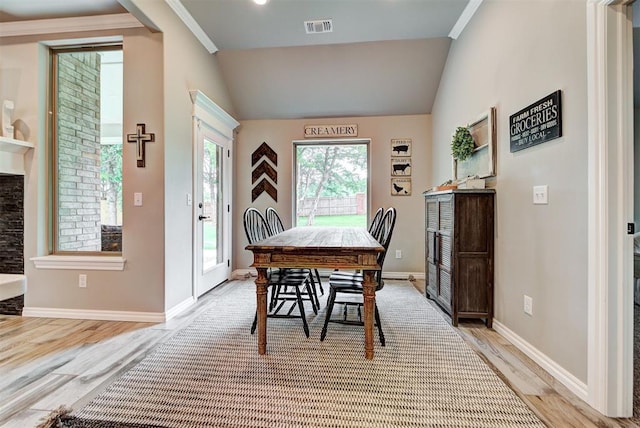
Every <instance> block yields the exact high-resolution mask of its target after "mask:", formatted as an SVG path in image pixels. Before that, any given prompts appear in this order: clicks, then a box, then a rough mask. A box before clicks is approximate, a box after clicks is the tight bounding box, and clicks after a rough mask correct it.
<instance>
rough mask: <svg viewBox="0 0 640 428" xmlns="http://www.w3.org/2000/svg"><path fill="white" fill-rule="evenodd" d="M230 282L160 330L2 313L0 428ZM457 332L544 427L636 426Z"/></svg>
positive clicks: (133, 353) (22, 421) (509, 349)
mask: <svg viewBox="0 0 640 428" xmlns="http://www.w3.org/2000/svg"><path fill="white" fill-rule="evenodd" d="M234 283H236V282H230V283H228V284H225V285H223V286H221V287H218V288H216V289H214V290H212V291H211V292H209V293H208V294H207V295H205V296H204V297H203V298H201V299H200V300H199V301H198V304H197V305H196V306H194V307H193V308H191V309H190V310H188V311H186V313H184V314H182V315H180V316H178V317H176V318H174V319H172V320H170V321H168V322H166V323H162V324H147V323H135V322H113V321H85V320H66V319H45V318H22V317H17V316H9V315H0V426H2V427H6V428H14V427H15V428H26V427H35V426H37V425H38V424H39V422H40V420H41V419H42V418H44V417H46V416H47V415H48V414H49V413H50V412H51V411H52V410H54V409H57V408H58V407H60V406H67V407H72V408H79V407H82V406H83V405H84V404H86V403H87V402H88V401H89V400H91V399H92V398H93V397H94V396H95V395H97V394H98V393H99V392H100V391H102V390H103V389H104V388H105V387H106V386H107V385H108V384H109V383H111V382H112V381H113V380H114V379H115V378H117V377H118V376H120V375H122V374H123V373H124V372H126V371H127V370H128V369H129V368H131V367H132V366H134V365H135V364H136V363H137V362H139V361H140V360H142V359H143V358H144V357H145V356H146V355H147V354H148V353H149V352H151V351H152V350H153V349H154V348H155V347H156V346H157V345H158V344H160V343H163V342H165V341H166V340H168V339H169V338H170V337H171V336H173V335H174V334H175V333H177V332H178V331H179V330H180V329H182V328H183V327H185V326H186V325H188V324H189V323H190V322H191V321H192V320H193V319H194V318H195V317H197V316H198V315H199V314H201V313H202V312H203V311H206V310H207V309H208V308H210V307H211V306H212V305H213V304H214V302H215V300H216V296H220V295H221V294H222V293H225V292H226V291H228V290H229V289H230V288H231V287H233V284H234ZM414 285H416V287H417V288H420V287H422V288H423V287H424V284H423V283H422V284H421V283H420V281H418V282H414ZM458 332H459V333H460V334H461V336H462V337H463V338H464V339H465V340H466V342H467V343H469V345H470V346H471V347H472V348H474V349H475V350H476V351H477V352H478V353H479V355H481V357H482V358H483V359H484V360H485V361H486V362H487V364H489V366H491V367H492V368H494V369H495V371H496V372H497V373H498V375H499V376H500V377H501V378H502V379H503V380H504V381H505V382H506V383H507V384H508V385H510V386H511V388H512V389H513V390H514V391H515V392H516V393H517V394H518V395H519V396H520V397H521V398H522V399H523V400H524V401H525V403H527V404H528V405H529V407H531V409H532V410H533V411H534V412H536V414H538V416H539V417H540V418H541V419H542V420H543V421H545V423H546V424H547V425H548V426H550V427H637V426H639V425H636V424H634V423H633V421H632V420H625V419H611V418H606V417H604V416H602V415H600V414H599V413H597V412H595V411H594V410H592V409H591V408H590V407H589V406H587V405H586V404H585V403H584V402H582V401H581V400H580V399H578V398H577V397H575V396H574V395H573V394H571V393H570V392H569V391H568V390H567V389H566V388H565V387H564V386H563V385H561V384H559V383H558V382H556V381H555V380H554V379H553V378H551V376H549V375H548V374H547V373H546V372H545V371H544V370H542V369H541V368H540V367H539V366H537V365H536V364H535V363H534V362H533V361H531V360H530V359H529V358H528V357H526V356H525V355H524V354H522V353H521V352H520V351H519V350H518V349H516V348H515V347H514V346H513V345H511V344H510V343H509V342H508V341H506V340H505V339H504V338H502V337H501V336H500V335H499V334H498V333H496V332H495V331H493V330H490V329H487V328H486V327H485V326H484V325H483V324H482V323H480V322H463V323H461V324H460V326H459V329H458Z"/></svg>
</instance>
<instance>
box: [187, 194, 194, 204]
mask: <svg viewBox="0 0 640 428" xmlns="http://www.w3.org/2000/svg"><path fill="white" fill-rule="evenodd" d="M191 204H193V198H192V197H191V193H187V205H188V206H191Z"/></svg>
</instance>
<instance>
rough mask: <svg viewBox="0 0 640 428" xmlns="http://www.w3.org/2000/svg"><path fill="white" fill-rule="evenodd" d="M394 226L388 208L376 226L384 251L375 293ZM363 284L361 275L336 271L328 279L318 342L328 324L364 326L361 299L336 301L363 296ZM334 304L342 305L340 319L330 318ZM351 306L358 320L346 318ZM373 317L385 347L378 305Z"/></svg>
mask: <svg viewBox="0 0 640 428" xmlns="http://www.w3.org/2000/svg"><path fill="white" fill-rule="evenodd" d="M395 224H396V209H395V208H393V207H392V208H389V209H387V210H386V212H385V213H384V215H383V216H382V218H381V219H380V224H379V225H378V231H377V232H378V233H377V235H378V237H377V238H376V239H377V241H378V242H379V243H380V244H381V245H382V247H383V248H384V251H382V252H381V253H380V254H379V255H378V260H377V261H378V265H379V266H380V270H379V271H376V274H375V279H376V284H377V285H376V292H377V291H379V290H382V288H383V287H384V281H383V280H382V266H383V264H384V259H385V256H386V255H387V250H388V249H389V243H390V242H391V236H392V234H393V229H394V228H395ZM363 282H364V276H363V275H362V273H360V272H357V273H349V272H342V271H337V272H333V273H332V274H331V276H330V277H329V299H328V301H327V314H326V316H325V319H324V326H323V327H322V332H321V333H320V340H321V341H322V340H324V338H325V336H326V335H327V327H328V326H329V323H330V322H335V323H340V324H350V325H364V322H363V321H362V306H363V304H364V302H363V299H358V300H355V301H354V300H342V301H338V300H336V299H337V296H338V294H339V293H342V294H345V295H360V296H362V295H363V288H362V283H363ZM336 303H339V304H343V305H344V309H343V316H342V318H340V319H333V318H331V314H332V312H333V307H334V305H335V304H336ZM351 306H355V307H356V309H357V314H358V319H357V320H354V319H349V318H348V317H347V313H348V308H349V307H351ZM374 315H375V323H376V326H377V327H378V336H379V338H380V344H382V346H385V338H384V333H383V332H382V323H381V322H380V313H379V312H378V305H375V306H374Z"/></svg>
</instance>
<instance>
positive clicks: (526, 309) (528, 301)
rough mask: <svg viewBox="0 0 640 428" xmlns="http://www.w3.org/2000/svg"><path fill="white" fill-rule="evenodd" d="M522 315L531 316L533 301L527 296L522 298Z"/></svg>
mask: <svg viewBox="0 0 640 428" xmlns="http://www.w3.org/2000/svg"><path fill="white" fill-rule="evenodd" d="M524 313H525V314H527V315H531V316H533V299H532V298H531V297H529V296H527V295H525V296H524Z"/></svg>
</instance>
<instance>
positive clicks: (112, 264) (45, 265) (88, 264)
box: [31, 255, 126, 270]
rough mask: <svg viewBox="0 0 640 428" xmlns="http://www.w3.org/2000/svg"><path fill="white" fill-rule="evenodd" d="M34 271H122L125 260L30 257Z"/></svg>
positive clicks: (112, 258)
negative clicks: (34, 267)
mask: <svg viewBox="0 0 640 428" xmlns="http://www.w3.org/2000/svg"><path fill="white" fill-rule="evenodd" d="M31 261H32V262H33V264H34V265H35V266H36V269H76V270H124V264H125V262H126V260H125V259H124V258H122V257H114V256H55V255H52V256H42V257H32V258H31Z"/></svg>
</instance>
